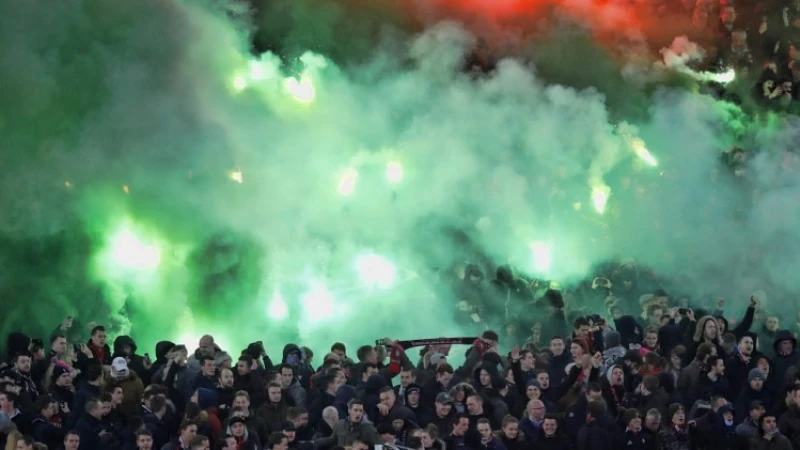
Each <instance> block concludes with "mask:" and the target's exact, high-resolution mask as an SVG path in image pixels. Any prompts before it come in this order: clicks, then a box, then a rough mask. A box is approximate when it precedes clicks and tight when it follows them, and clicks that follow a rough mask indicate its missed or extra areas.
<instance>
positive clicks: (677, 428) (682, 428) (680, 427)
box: [672, 423, 687, 435]
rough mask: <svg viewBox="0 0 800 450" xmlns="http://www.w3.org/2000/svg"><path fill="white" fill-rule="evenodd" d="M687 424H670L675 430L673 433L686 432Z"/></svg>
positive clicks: (681, 433) (682, 433) (680, 433)
mask: <svg viewBox="0 0 800 450" xmlns="http://www.w3.org/2000/svg"><path fill="white" fill-rule="evenodd" d="M686 428H687V425H686V423H684V424H683V425H674V424H673V425H672V429H673V430H675V434H678V435H684V434H686Z"/></svg>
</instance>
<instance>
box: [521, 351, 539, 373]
mask: <svg viewBox="0 0 800 450" xmlns="http://www.w3.org/2000/svg"><path fill="white" fill-rule="evenodd" d="M535 363H536V358H534V357H533V353H525V356H523V357H522V359H520V361H519V364H520V365H521V366H522V369H523V370H531V369H532V368H533V366H534V364H535Z"/></svg>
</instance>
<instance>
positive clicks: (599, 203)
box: [592, 184, 611, 214]
mask: <svg viewBox="0 0 800 450" xmlns="http://www.w3.org/2000/svg"><path fill="white" fill-rule="evenodd" d="M610 196H611V188H610V187H608V186H607V185H605V184H598V185H596V186H594V187H592V204H593V205H594V209H595V211H597V212H598V213H599V214H604V213H605V212H606V204H608V198H609V197H610Z"/></svg>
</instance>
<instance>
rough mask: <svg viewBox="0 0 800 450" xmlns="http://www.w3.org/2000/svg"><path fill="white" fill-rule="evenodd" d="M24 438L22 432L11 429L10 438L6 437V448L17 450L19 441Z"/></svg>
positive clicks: (7, 449)
mask: <svg viewBox="0 0 800 450" xmlns="http://www.w3.org/2000/svg"><path fill="white" fill-rule="evenodd" d="M20 439H22V433H20V432H19V431H17V430H14V431H10V432H9V433H8V438H6V448H5V450H15V449H16V448H17V441H18V440H20Z"/></svg>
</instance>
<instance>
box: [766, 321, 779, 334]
mask: <svg viewBox="0 0 800 450" xmlns="http://www.w3.org/2000/svg"><path fill="white" fill-rule="evenodd" d="M778 323H779V322H778V318H777V317H767V330H769V331H771V332H773V333H774V332H775V331H778Z"/></svg>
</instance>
